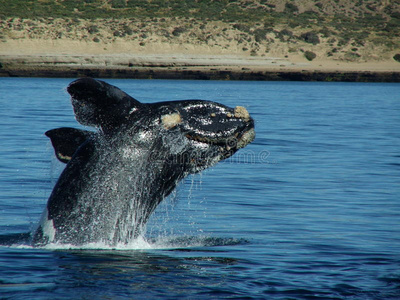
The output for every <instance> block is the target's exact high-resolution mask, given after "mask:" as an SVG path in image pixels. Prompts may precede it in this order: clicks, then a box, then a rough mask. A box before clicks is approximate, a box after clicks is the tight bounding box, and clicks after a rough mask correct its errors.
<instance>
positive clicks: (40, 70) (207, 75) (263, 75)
mask: <svg viewBox="0 0 400 300" xmlns="http://www.w3.org/2000/svg"><path fill="white" fill-rule="evenodd" d="M0 77H40V78H79V77H93V78H116V79H175V80H243V81H324V82H388V83H389V82H392V83H399V82H400V72H376V71H307V70H303V71H289V70H264V71H260V70H251V69H249V70H242V71H240V70H223V69H216V68H202V69H198V68H196V69H192V68H184V69H182V68H176V69H171V68H163V67H147V68H130V69H128V68H96V67H91V68H79V67H69V68H67V67H57V66H54V67H53V68H50V67H25V68H15V69H7V68H6V69H4V68H2V69H0Z"/></svg>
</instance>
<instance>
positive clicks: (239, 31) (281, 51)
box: [0, 0, 400, 62]
mask: <svg viewBox="0 0 400 300" xmlns="http://www.w3.org/2000/svg"><path fill="white" fill-rule="evenodd" d="M39 4H40V5H39ZM399 28H400V5H399V1H397V0H391V1H390V0H386V1H385V0H382V1H373V0H367V1H347V0H319V1H312V0H308V1H307V0H292V1H280V0H264V1H262V0H259V1H247V0H238V1H212V0H209V1H202V0H197V1H182V0H179V1H178V0H175V1H174V0H172V1H159V0H152V1H146V0H142V1H130V0H108V1H105V0H85V1H72V0H69V1H66V0H56V1H50V0H39V1H27V0H14V1H12V2H11V1H7V0H0V40H1V41H2V42H3V43H4V44H5V43H6V42H7V41H8V40H20V39H32V40H35V39H36V40H39V39H44V40H63V39H67V40H76V41H84V42H86V43H95V44H97V45H98V46H99V48H102V49H104V51H106V50H107V47H108V46H110V45H112V44H113V43H116V42H124V41H126V42H129V43H130V44H132V45H133V44H134V45H136V47H138V49H140V48H142V49H143V50H144V51H152V52H154V49H155V48H157V47H158V46H159V45H165V44H169V45H178V46H179V45H184V47H182V48H183V49H187V51H188V52H190V51H193V52H196V51H197V52H202V51H204V49H209V51H210V52H212V53H217V54H220V53H221V54H224V53H234V54H243V55H248V56H260V57H262V56H278V57H290V56H293V55H297V56H299V55H301V56H303V57H305V59H307V60H314V59H320V58H324V59H332V60H340V61H352V62H366V61H379V60H383V59H386V60H387V59H391V58H392V57H394V56H395V55H396V54H397V52H396V51H398V52H400V30H399ZM1 44H2V43H0V47H2V46H1ZM4 44H3V45H4ZM151 49H152V50H151ZM196 49H197V50H196ZM160 51H162V49H160ZM394 61H395V60H394Z"/></svg>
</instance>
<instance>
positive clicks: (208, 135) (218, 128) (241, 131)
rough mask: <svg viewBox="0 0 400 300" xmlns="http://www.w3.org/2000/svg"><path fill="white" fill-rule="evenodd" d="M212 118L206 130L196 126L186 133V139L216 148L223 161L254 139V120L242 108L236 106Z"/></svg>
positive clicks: (213, 114) (213, 115)
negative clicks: (211, 122)
mask: <svg viewBox="0 0 400 300" xmlns="http://www.w3.org/2000/svg"><path fill="white" fill-rule="evenodd" d="M212 118H213V119H215V122H214V123H213V124H207V126H208V128H207V130H206V128H204V130H201V128H202V127H201V126H197V127H196V130H193V131H190V132H188V133H187V134H186V137H187V138H188V139H190V140H192V141H195V142H198V143H201V144H206V145H208V146H217V147H218V149H219V151H220V153H221V154H222V156H223V159H224V158H227V157H229V156H231V155H232V154H234V153H235V152H236V151H237V150H239V149H240V148H243V147H245V146H246V145H248V144H249V143H251V142H252V141H253V140H254V139H255V130H254V120H253V119H252V118H251V117H250V114H249V113H248V111H247V110H246V109H245V108H244V107H242V106H236V107H235V108H234V109H233V110H232V109H230V110H229V111H224V112H223V113H220V114H219V115H217V114H215V113H212Z"/></svg>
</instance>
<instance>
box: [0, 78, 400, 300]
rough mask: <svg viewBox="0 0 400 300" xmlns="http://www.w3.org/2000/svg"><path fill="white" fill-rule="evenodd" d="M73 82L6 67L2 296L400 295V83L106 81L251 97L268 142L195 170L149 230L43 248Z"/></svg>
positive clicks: (1, 103) (237, 99) (241, 100)
mask: <svg viewBox="0 0 400 300" xmlns="http://www.w3.org/2000/svg"><path fill="white" fill-rule="evenodd" d="M70 81H71V79H45V78H0V298H1V299H89V298H93V299H227V298H228V299H400V84H387V83H386V84H381V83H376V84H374V83H313V82H235V81H169V80H107V81H108V82H109V83H111V84H114V85H116V86H118V87H120V88H122V89H123V90H125V91H126V92H128V93H129V94H131V95H132V96H133V97H135V98H136V99H138V100H140V101H143V102H152V101H163V100H177V99H208V100H214V101H217V102H220V103H223V104H226V105H229V106H236V105H242V106H245V107H246V108H247V109H248V111H249V112H250V114H251V115H252V116H253V118H254V119H255V122H256V134H257V137H256V139H255V141H254V142H253V143H252V144H250V145H249V146H247V147H246V148H244V149H241V150H240V151H239V152H238V153H236V155H235V156H233V157H232V158H230V159H228V160H226V161H223V162H221V163H219V164H218V165H217V166H215V167H213V168H212V169H209V170H207V171H205V172H203V173H202V174H200V175H196V176H192V177H189V178H187V179H186V180H185V181H184V182H182V184H181V185H180V186H179V187H178V189H177V191H176V192H175V193H174V194H173V195H172V196H170V197H169V198H168V199H166V200H165V201H164V202H163V203H162V204H161V205H160V207H159V208H158V209H157V211H156V213H155V214H154V215H153V217H152V219H151V220H150V222H149V224H148V226H147V230H146V233H145V234H144V236H143V237H141V239H139V240H138V241H136V242H134V243H132V244H130V245H121V246H120V247H116V248H107V247H105V246H104V245H101V244H90V245H85V246H84V247H81V248H77V247H73V245H71V246H65V245H64V246H55V245H53V246H48V247H45V248H32V247H31V246H29V245H28V244H26V243H25V242H24V241H23V239H21V234H22V235H23V234H24V233H27V232H29V231H30V230H32V229H33V228H34V227H35V225H36V224H37V222H38V220H39V218H40V215H41V213H42V211H43V209H44V207H45V204H46V201H47V197H48V196H49V194H50V192H51V189H52V186H53V185H54V184H55V182H56V180H57V177H58V175H59V173H60V171H61V170H62V165H61V164H60V163H58V162H57V161H56V159H55V158H54V155H53V152H52V151H53V150H52V147H51V145H50V143H49V141H48V140H47V138H46V137H45V136H44V134H43V133H44V132H45V131H47V130H49V129H52V128H56V127H61V126H72V127H80V126H79V125H78V123H77V122H76V121H75V119H74V116H73V112H72V108H71V105H70V102H69V96H68V94H67V93H66V91H65V87H66V86H67V85H68V83H69V82H70Z"/></svg>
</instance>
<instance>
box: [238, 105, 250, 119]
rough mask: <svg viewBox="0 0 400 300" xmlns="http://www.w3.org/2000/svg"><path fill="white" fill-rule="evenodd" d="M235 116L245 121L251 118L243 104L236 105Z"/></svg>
mask: <svg viewBox="0 0 400 300" xmlns="http://www.w3.org/2000/svg"><path fill="white" fill-rule="evenodd" d="M235 118H238V119H243V120H244V121H248V120H250V114H249V112H248V111H247V109H246V108H244V107H243V106H236V107H235Z"/></svg>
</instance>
